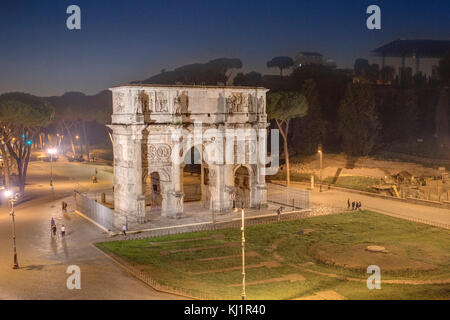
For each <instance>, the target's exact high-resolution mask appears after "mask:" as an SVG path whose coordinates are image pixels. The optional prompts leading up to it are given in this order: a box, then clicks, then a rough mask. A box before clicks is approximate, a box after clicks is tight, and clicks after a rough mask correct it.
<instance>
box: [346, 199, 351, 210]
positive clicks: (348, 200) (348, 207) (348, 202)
mask: <svg viewBox="0 0 450 320" xmlns="http://www.w3.org/2000/svg"><path fill="white" fill-rule="evenodd" d="M350 206H351V203H350V198H349V199H347V210H350Z"/></svg>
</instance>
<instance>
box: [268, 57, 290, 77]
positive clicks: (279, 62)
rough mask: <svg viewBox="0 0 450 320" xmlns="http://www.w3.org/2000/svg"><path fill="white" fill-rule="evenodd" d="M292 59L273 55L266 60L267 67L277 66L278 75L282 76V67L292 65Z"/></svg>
mask: <svg viewBox="0 0 450 320" xmlns="http://www.w3.org/2000/svg"><path fill="white" fill-rule="evenodd" d="M293 65H294V60H292V58H290V57H275V58H273V59H272V60H270V61H268V62H267V68H279V69H280V76H283V69H286V68H289V67H292V66H293Z"/></svg>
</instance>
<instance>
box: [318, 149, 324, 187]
mask: <svg viewBox="0 0 450 320" xmlns="http://www.w3.org/2000/svg"><path fill="white" fill-rule="evenodd" d="M318 152H319V157H320V171H319V180H320V187H319V192H322V153H323V152H322V145H319V150H318Z"/></svg>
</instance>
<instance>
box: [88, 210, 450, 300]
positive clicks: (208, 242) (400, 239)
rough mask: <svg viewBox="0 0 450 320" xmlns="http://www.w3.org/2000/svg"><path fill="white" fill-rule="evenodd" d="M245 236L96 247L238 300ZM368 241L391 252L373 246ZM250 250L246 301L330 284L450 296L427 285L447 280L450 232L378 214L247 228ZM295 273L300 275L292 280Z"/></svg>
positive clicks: (368, 293) (386, 293)
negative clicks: (375, 274)
mask: <svg viewBox="0 0 450 320" xmlns="http://www.w3.org/2000/svg"><path fill="white" fill-rule="evenodd" d="M299 230H303V231H304V232H303V234H298V232H299ZM240 238H241V233H240V230H239V229H226V230H217V231H205V232H196V233H187V234H180V235H173V236H165V237H158V238H153V239H145V240H131V241H116V242H105V243H98V244H97V246H98V247H99V248H100V249H102V250H104V251H105V252H107V253H110V254H114V255H117V256H119V257H121V258H122V259H125V260H127V261H128V262H130V263H132V264H134V265H136V266H138V267H139V268H140V269H141V270H143V271H145V272H148V273H149V274H150V275H151V276H152V277H153V278H155V279H158V281H159V282H160V283H163V284H170V285H172V286H176V287H182V288H188V289H191V290H194V291H199V292H204V293H208V294H210V295H216V296H219V297H221V298H224V299H239V298H240V294H241V290H242V289H241V287H240V286H239V284H240V283H241V279H242V276H241V271H240V269H239V267H240V265H241V257H240V253H241V248H240ZM180 240H181V241H180ZM369 245H378V246H383V247H385V248H386V250H387V252H384V253H383V252H377V253H375V252H369V251H367V250H366V247H367V246H369ZM246 252H247V253H248V256H247V258H246V265H247V267H248V268H247V271H246V281H247V283H248V285H247V298H248V299H294V298H300V297H306V296H312V295H315V294H316V293H318V292H322V291H329V290H333V291H334V292H335V293H337V294H338V295H341V296H343V297H345V298H347V299H450V283H437V284H429V283H424V284H423V283H422V284H421V281H424V280H426V281H434V282H439V281H442V280H447V281H449V279H450V233H449V232H448V230H444V229H439V228H435V227H431V226H427V225H422V224H417V223H414V222H408V221H404V220H401V219H397V218H392V217H388V216H384V215H380V214H376V213H373V212H368V211H363V212H358V213H356V212H355V213H343V214H338V215H330V216H322V217H313V218H308V219H302V220H297V221H290V222H280V223H277V224H267V225H259V226H252V227H248V228H246ZM264 263H266V265H264ZM372 264H374V265H378V266H380V268H381V290H368V289H367V286H366V279H367V277H368V276H369V275H368V274H367V273H366V270H367V267H368V266H369V265H372ZM233 268H235V269H233ZM292 275H295V276H297V277H298V278H297V279H296V280H297V281H292V282H291V281H289V279H290V278H289V277H292ZM350 278H351V279H350ZM299 279H300V280H299ZM389 280H391V281H392V280H408V281H412V282H413V283H410V284H404V283H388V282H389Z"/></svg>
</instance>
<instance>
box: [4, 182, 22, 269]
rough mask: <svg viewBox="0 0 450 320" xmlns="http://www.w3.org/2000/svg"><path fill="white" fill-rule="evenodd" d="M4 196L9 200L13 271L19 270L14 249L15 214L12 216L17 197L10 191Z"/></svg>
mask: <svg viewBox="0 0 450 320" xmlns="http://www.w3.org/2000/svg"><path fill="white" fill-rule="evenodd" d="M5 196H6V198H8V200H9V206H10V212H9V214H10V215H11V218H12V224H13V243H14V265H13V269H19V261H18V260H17V249H16V221H15V219H14V218H15V214H14V203H15V202H16V201H17V199H18V196H17V194H15V195H14V194H13V192H12V191H9V190H6V191H5Z"/></svg>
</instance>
